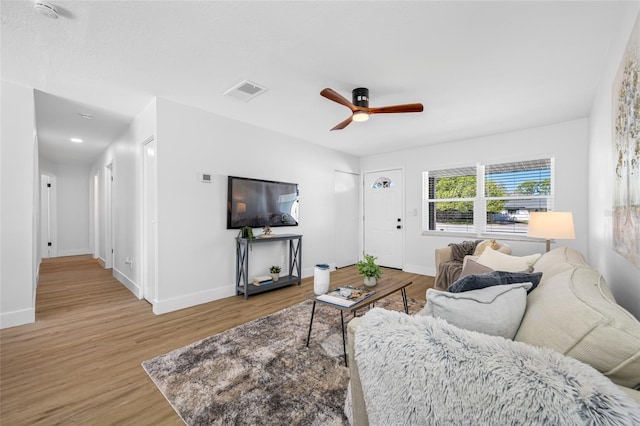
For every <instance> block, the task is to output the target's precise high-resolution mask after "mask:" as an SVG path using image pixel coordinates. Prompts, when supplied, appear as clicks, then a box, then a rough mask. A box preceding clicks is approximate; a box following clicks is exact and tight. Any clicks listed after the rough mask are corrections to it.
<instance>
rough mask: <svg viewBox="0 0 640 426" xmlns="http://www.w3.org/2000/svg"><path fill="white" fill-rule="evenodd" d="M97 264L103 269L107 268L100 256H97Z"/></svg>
mask: <svg viewBox="0 0 640 426" xmlns="http://www.w3.org/2000/svg"><path fill="white" fill-rule="evenodd" d="M98 265H100V266H102V267H103V268H104V269H106V268H107V262H106V261H105V260H104V259H103V258H101V257H98Z"/></svg>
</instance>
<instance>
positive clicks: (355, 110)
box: [320, 87, 424, 130]
mask: <svg viewBox="0 0 640 426" xmlns="http://www.w3.org/2000/svg"><path fill="white" fill-rule="evenodd" d="M320 95H322V96H324V97H325V98H327V99H330V100H332V101H333V102H337V103H339V104H341V105H344V106H346V107H347V108H349V109H350V110H351V112H352V114H351V116H350V117H349V118H347V119H346V120H344V121H343V122H342V123H340V124H338V125H336V126H334V127H333V128H332V129H331V130H341V129H344V128H345V127H347V126H348V125H349V124H350V123H351V122H352V121H367V120H368V119H369V116H370V115H371V114H391V113H398V112H422V111H423V109H424V107H423V106H422V104H404V105H391V106H384V107H378V108H369V89H366V88H364V87H358V88H357V89H353V90H352V91H351V95H352V98H353V102H349V101H348V100H346V99H345V98H344V97H343V96H342V95H340V94H339V93H338V92H336V91H335V90H333V89H329V88H326V89H323V90H322V91H321V92H320Z"/></svg>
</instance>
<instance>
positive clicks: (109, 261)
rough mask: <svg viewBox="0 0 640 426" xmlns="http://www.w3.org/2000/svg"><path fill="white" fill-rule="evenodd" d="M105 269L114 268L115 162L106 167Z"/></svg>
mask: <svg viewBox="0 0 640 426" xmlns="http://www.w3.org/2000/svg"><path fill="white" fill-rule="evenodd" d="M104 177H105V185H104V187H105V221H104V223H105V232H104V235H105V259H104V263H105V265H104V267H105V269H111V268H113V257H114V247H113V246H114V244H113V236H114V234H115V232H114V231H115V230H114V221H113V162H111V163H109V164H107V165H106V167H105V174H104Z"/></svg>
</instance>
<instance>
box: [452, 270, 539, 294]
mask: <svg viewBox="0 0 640 426" xmlns="http://www.w3.org/2000/svg"><path fill="white" fill-rule="evenodd" d="M541 279H542V272H536V273H533V274H529V273H526V272H504V271H493V272H489V273H487V274H480V275H467V276H466V277H462V278H460V279H459V280H458V281H456V282H454V283H453V284H451V285H450V286H449V288H448V289H447V290H448V291H449V292H450V293H462V292H465V291H471V290H478V289H481V288H486V287H491V286H494V285H506V284H517V283H531V284H532V286H531V288H530V289H528V290H527V293H531V292H532V291H533V289H534V288H536V287H537V286H538V284H540V280H541Z"/></svg>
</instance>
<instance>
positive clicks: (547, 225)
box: [527, 212, 576, 240]
mask: <svg viewBox="0 0 640 426" xmlns="http://www.w3.org/2000/svg"><path fill="white" fill-rule="evenodd" d="M527 235H528V236H530V237H538V238H546V239H552V238H558V239H561V240H573V239H575V238H576V232H575V230H574V228H573V213H571V212H532V213H531V214H530V215H529V229H528V231H527Z"/></svg>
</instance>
